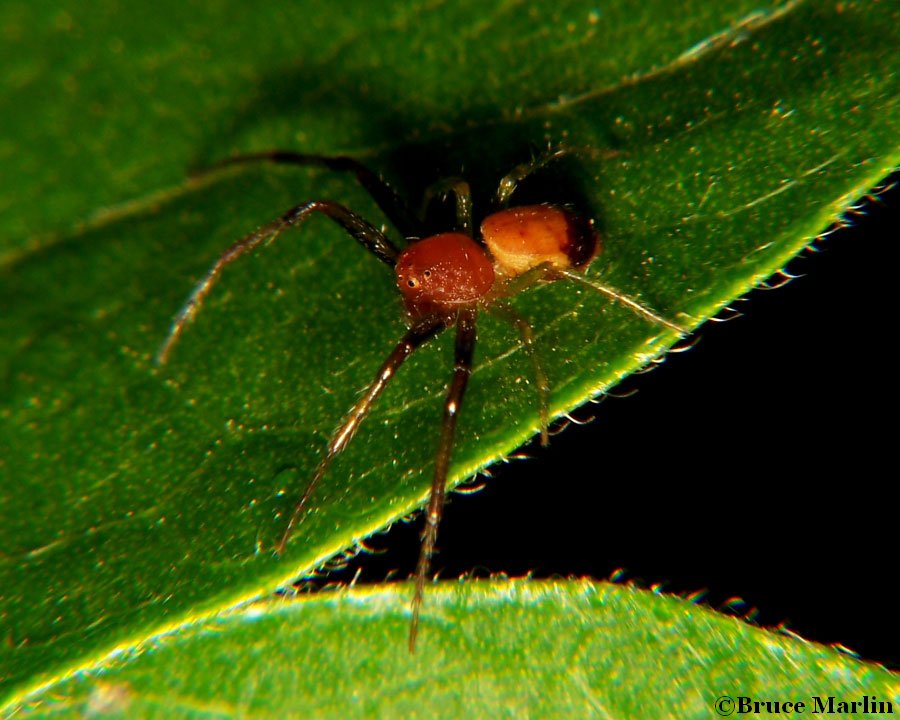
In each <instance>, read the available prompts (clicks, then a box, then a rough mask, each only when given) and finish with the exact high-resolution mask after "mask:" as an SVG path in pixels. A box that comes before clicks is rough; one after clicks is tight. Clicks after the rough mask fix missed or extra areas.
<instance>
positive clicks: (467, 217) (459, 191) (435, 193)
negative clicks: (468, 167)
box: [419, 177, 472, 237]
mask: <svg viewBox="0 0 900 720" xmlns="http://www.w3.org/2000/svg"><path fill="white" fill-rule="evenodd" d="M450 193H453V196H454V197H455V198H456V227H455V228H454V229H455V230H458V231H460V232H464V233H465V234H466V235H468V236H469V237H472V191H471V190H470V188H469V183H467V182H466V181H465V180H463V179H462V178H458V177H449V178H444V179H442V180H438V181H437V182H436V183H433V184H431V185H429V186H428V188H427V189H426V190H425V194H424V195H423V196H422V207H421V209H420V211H419V216H420V217H421V218H422V220H423V221H424V220H425V217H426V215H427V213H428V208H429V206H430V205H431V202H432V201H433V200H434V199H435V198H439V199H443V198H445V197H447V195H448V194H450Z"/></svg>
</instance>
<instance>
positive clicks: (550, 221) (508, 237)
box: [481, 205, 600, 277]
mask: <svg viewBox="0 0 900 720" xmlns="http://www.w3.org/2000/svg"><path fill="white" fill-rule="evenodd" d="M481 236H482V237H483V238H484V242H485V244H486V245H487V247H488V249H489V250H490V251H491V254H492V255H493V257H494V261H495V262H496V265H497V269H498V271H499V272H501V273H503V274H504V275H507V276H511V277H515V276H516V275H521V274H522V273H524V272H527V271H528V270H531V269H532V268H534V267H537V266H538V265H545V264H549V265H551V266H552V267H554V268H556V269H559V270H569V269H572V268H580V267H584V266H585V265H587V264H588V263H590V262H591V260H593V259H594V257H596V255H597V253H598V252H599V251H600V238H599V236H598V234H597V231H596V230H595V229H594V223H593V221H592V220H589V219H586V218H583V217H581V216H580V215H576V214H575V213H573V212H570V211H568V210H566V209H565V208H560V207H556V206H553V205H525V206H523V207H514V208H509V209H507V210H501V211H500V212H496V213H494V214H492V215H489V216H488V217H486V218H485V219H484V222H482V223H481Z"/></svg>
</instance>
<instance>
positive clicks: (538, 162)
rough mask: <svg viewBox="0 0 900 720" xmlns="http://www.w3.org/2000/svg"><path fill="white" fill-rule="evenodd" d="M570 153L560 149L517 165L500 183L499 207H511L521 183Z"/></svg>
mask: <svg viewBox="0 0 900 720" xmlns="http://www.w3.org/2000/svg"><path fill="white" fill-rule="evenodd" d="M570 152H571V150H569V149H568V148H566V147H560V148H557V149H556V150H550V151H548V152H545V153H543V154H541V155H538V156H537V157H536V158H533V159H531V160H529V161H528V162H525V163H522V164H521V165H516V166H515V167H514V168H513V169H512V170H510V171H509V172H508V173H507V174H506V175H505V176H504V177H503V179H502V180H501V181H500V185H499V186H498V187H497V197H496V199H495V202H496V204H497V207H498V208H501V209H503V208H506V207H507V206H508V205H509V199H510V197H512V194H513V193H514V192H515V191H516V188H517V187H518V186H519V183H520V182H522V181H523V180H524V179H525V178H527V177H528V176H529V175H531V174H533V173H535V172H537V171H538V170H540V169H541V168H543V167H544V166H545V165H548V164H549V163H551V162H553V161H554V160H559V158H561V157H565V156H566V155H568V154H570Z"/></svg>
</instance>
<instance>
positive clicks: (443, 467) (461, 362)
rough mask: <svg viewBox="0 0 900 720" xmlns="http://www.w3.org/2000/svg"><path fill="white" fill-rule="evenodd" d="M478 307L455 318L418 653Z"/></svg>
mask: <svg viewBox="0 0 900 720" xmlns="http://www.w3.org/2000/svg"><path fill="white" fill-rule="evenodd" d="M477 315H478V310H477V309H476V308H474V307H464V308H463V309H461V310H460V311H459V315H458V317H457V320H456V343H455V345H454V355H455V362H454V366H453V380H452V381H451V382H450V389H449V390H448V391H447V399H446V400H445V402H444V418H443V420H442V422H441V436H440V440H439V441H438V451H437V457H436V459H435V463H434V479H433V480H432V482H431V496H430V497H429V499H428V508H427V510H426V514H425V529H424V530H423V532H422V546H421V549H420V550H419V562H418V564H417V565H416V588H415V592H414V594H413V600H412V622H411V624H410V626H409V651H410V652H415V649H416V636H417V635H418V632H419V611H420V610H421V608H422V597H423V595H424V593H425V578H426V577H427V576H428V571H429V570H430V569H431V556H432V555H434V548H435V543H436V542H437V531H438V525H439V524H440V522H441V515H442V514H443V511H444V498H445V496H446V493H447V471H448V470H449V467H450V454H451V452H452V451H453V439H454V436H455V435H456V418H457V416H458V414H459V409H460V407H461V406H462V401H463V395H464V394H465V392H466V385H467V384H468V382H469V376H470V375H471V374H472V354H473V352H474V350H475V324H476V318H477Z"/></svg>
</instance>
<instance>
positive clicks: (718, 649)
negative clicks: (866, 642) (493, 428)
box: [17, 581, 900, 718]
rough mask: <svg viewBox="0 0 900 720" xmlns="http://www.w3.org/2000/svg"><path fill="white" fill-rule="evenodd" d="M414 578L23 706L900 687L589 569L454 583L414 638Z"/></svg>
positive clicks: (92, 673) (582, 699) (628, 711)
mask: <svg viewBox="0 0 900 720" xmlns="http://www.w3.org/2000/svg"><path fill="white" fill-rule="evenodd" d="M407 589H408V588H405V587H404V586H402V585H400V586H395V587H394V588H387V589H385V588H372V589H357V590H352V591H349V592H337V593H324V594H319V595H317V596H311V597H307V598H305V599H301V600H297V601H293V602H290V601H284V600H279V601H266V602H261V603H257V604H252V605H249V606H247V607H245V608H243V609H241V610H238V611H236V612H233V613H229V614H227V615H223V616H221V617H219V618H214V619H211V620H207V621H205V622H203V623H199V624H196V625H192V626H189V627H186V628H184V629H182V630H180V631H179V632H177V633H175V634H174V635H168V636H163V637H160V638H157V639H154V640H152V641H150V642H148V643H147V644H146V645H145V646H143V647H142V648H140V649H139V650H136V651H131V652H127V653H124V654H122V655H119V656H117V657H115V658H113V659H110V660H108V661H106V662H105V663H104V664H103V666H102V667H101V668H96V669H93V670H89V671H87V672H84V673H80V674H79V675H78V676H77V677H74V678H71V679H69V680H66V681H64V682H62V683H60V684H59V685H57V686H56V687H55V688H54V692H53V695H52V697H47V698H43V699H41V700H39V701H36V702H33V703H31V704H29V705H27V706H26V707H25V708H23V709H22V712H21V713H20V714H19V715H17V717H25V718H41V717H53V718H60V717H62V718H65V717H83V716H84V714H88V715H99V714H101V713H121V714H123V715H124V716H127V717H147V718H152V717H165V718H182V717H184V718H191V717H199V716H203V717H210V716H212V717H219V716H223V717H236V716H237V717H240V716H245V715H247V716H252V717H293V716H303V717H317V718H330V717H335V718H356V717H360V718H371V717H411V716H417V715H420V714H422V715H427V716H428V717H435V718H445V717H446V718H459V717H504V716H510V717H519V716H529V717H530V716H534V717H542V718H574V717H642V718H669V717H679V718H692V717H696V718H708V717H714V716H715V713H716V711H717V710H719V709H720V708H721V709H722V710H728V709H731V710H732V711H733V710H736V709H737V708H738V707H739V706H738V703H740V702H742V700H741V698H745V699H746V700H745V702H746V701H757V702H760V701H761V702H766V701H773V700H774V701H779V700H780V701H781V702H785V701H790V702H794V703H796V702H798V701H799V702H803V703H805V706H804V708H803V709H801V711H800V712H799V713H798V714H802V713H803V712H806V713H810V712H812V711H813V710H814V708H816V707H817V705H816V704H815V703H816V698H818V699H819V702H820V703H821V704H822V705H821V706H822V707H823V708H828V707H829V706H831V707H833V708H834V709H836V710H840V705H839V703H841V702H845V703H849V702H857V703H860V704H859V705H858V706H857V708H858V712H863V707H864V706H863V705H862V703H863V702H864V700H863V697H864V696H867V697H868V701H867V702H868V703H869V707H870V710H869V711H870V712H871V711H872V710H871V708H872V707H875V708H878V707H880V706H878V705H877V704H875V703H877V702H879V701H880V702H888V703H891V702H896V698H897V694H898V693H900V683H898V681H897V678H896V677H895V676H892V675H891V673H889V672H888V671H887V670H884V669H882V668H876V667H868V666H866V665H864V664H862V663H860V662H858V661H856V660H854V659H852V658H849V657H847V656H845V655H841V654H840V653H839V652H837V651H836V650H833V649H831V648H824V647H821V646H818V645H812V644H807V643H803V642H799V641H797V640H796V639H794V638H790V637H788V636H786V635H779V634H777V633H775V632H771V631H766V630H761V629H759V628H754V627H752V626H749V625H747V624H746V623H744V622H742V621H740V620H738V619H737V618H731V617H726V616H724V615H720V614H718V613H715V612H713V611H711V610H709V609H707V608H702V607H697V606H695V605H692V604H690V603H688V602H686V601H684V600H680V599H678V598H674V597H660V596H656V595H653V594H652V593H648V592H644V591H640V590H636V589H633V588H630V587H626V586H616V585H594V584H591V583H587V582H584V583H561V584H559V583H536V582H529V581H519V582H515V581H513V582H503V583H499V584H498V583H491V584H488V583H465V584H460V585H456V586H454V585H452V584H450V583H443V584H442V585H441V587H440V588H438V589H435V591H434V592H433V593H432V595H431V597H430V598H429V600H430V601H431V602H430V603H429V609H428V613H427V618H426V620H427V633H428V634H427V637H425V638H423V642H422V646H421V647H420V648H419V650H418V652H417V653H416V654H415V655H410V654H408V653H406V652H403V651H399V652H398V649H400V648H402V647H403V644H404V640H405V636H406V632H407V623H408V620H409V618H408V612H407V611H406V609H405V607H404V605H405V603H404V601H405V599H406V595H407V593H406V590H407ZM661 662H664V664H665V672H663V673H661V672H660V669H661V668H660V664H661ZM830 698H831V699H830ZM717 703H719V704H718V705H717ZM730 703H734V705H733V706H732V705H731V704H730ZM829 704H830V705H829ZM848 707H849V706H848ZM820 711H821V710H820ZM723 714H729V713H723ZM757 714H759V713H757ZM763 714H765V712H764V713H763ZM839 714H841V715H844V714H846V713H839Z"/></svg>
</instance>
